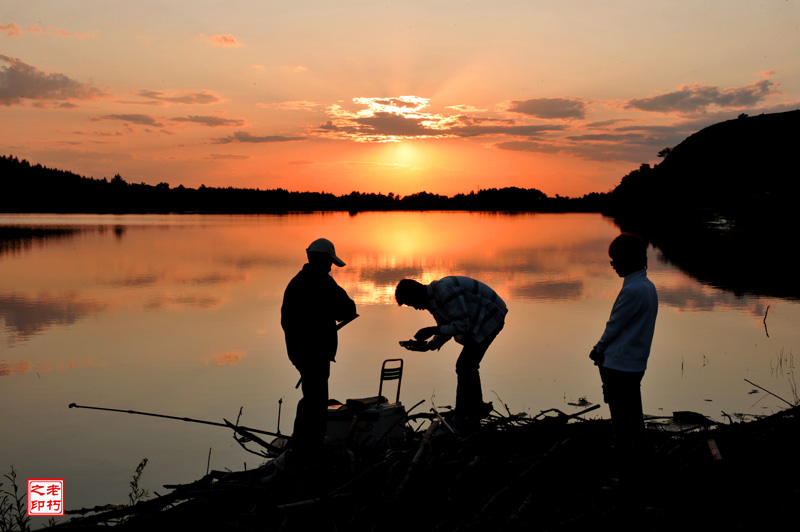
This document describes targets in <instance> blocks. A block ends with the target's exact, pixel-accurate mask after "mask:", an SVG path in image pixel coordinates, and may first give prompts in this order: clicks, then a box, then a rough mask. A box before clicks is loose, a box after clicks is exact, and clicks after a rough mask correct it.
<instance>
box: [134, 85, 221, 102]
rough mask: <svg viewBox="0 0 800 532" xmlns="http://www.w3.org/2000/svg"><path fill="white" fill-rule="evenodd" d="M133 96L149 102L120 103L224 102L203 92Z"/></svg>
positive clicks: (180, 91)
mask: <svg viewBox="0 0 800 532" xmlns="http://www.w3.org/2000/svg"><path fill="white" fill-rule="evenodd" d="M134 95H135V96H138V97H140V98H144V99H145V100H148V101H149V102H122V103H138V104H141V103H152V104H154V105H170V104H176V105H211V104H215V103H221V102H223V101H225V100H223V99H222V98H220V97H219V96H218V95H217V94H215V93H213V92H211V91H205V90H196V91H189V90H183V89H180V90H171V91H154V90H147V89H143V90H139V91H136V92H135V93H134Z"/></svg>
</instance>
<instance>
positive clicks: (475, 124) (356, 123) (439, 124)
mask: <svg viewBox="0 0 800 532" xmlns="http://www.w3.org/2000/svg"><path fill="white" fill-rule="evenodd" d="M429 102H430V100H429V99H428V98H422V97H419V96H398V97H390V98H353V103H355V104H357V105H361V106H364V107H366V108H364V109H361V110H358V111H355V112H351V111H348V110H346V109H344V108H343V107H342V106H340V105H332V106H330V107H329V108H328V109H327V113H328V115H329V116H330V117H331V120H328V121H327V122H326V123H324V124H321V125H319V126H317V127H316V128H314V129H313V130H312V131H311V133H312V134H316V135H320V136H326V137H333V138H339V139H348V140H353V141H356V142H397V141H399V140H403V139H423V138H473V137H486V136H494V135H510V136H522V137H529V136H538V135H541V134H543V133H545V132H547V131H559V130H562V129H564V126H562V125H548V124H526V123H520V122H517V121H516V120H511V119H498V118H483V117H473V116H468V115H466V114H456V115H443V114H438V113H430V112H427V111H426V108H427V107H428V105H429Z"/></svg>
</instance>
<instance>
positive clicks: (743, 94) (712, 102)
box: [624, 79, 777, 114]
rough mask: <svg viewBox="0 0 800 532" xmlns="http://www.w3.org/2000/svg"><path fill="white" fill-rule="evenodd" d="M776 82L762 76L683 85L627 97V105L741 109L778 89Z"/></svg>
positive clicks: (687, 110) (663, 109)
mask: <svg viewBox="0 0 800 532" xmlns="http://www.w3.org/2000/svg"><path fill="white" fill-rule="evenodd" d="M774 87H775V83H773V82H772V81H770V80H769V79H762V80H760V81H756V82H754V83H751V84H750V85H746V86H744V87H731V88H727V89H721V88H720V87H717V86H714V85H683V86H682V87H680V88H679V89H678V90H676V91H672V92H667V93H664V94H660V95H658V96H651V97H649V98H633V99H631V100H628V101H627V102H626V103H625V105H624V107H625V108H626V109H637V110H639V111H649V112H653V113H680V114H691V113H705V112H706V111H707V110H708V108H709V107H712V106H716V107H721V108H734V109H739V108H743V107H748V106H753V105H756V104H758V103H760V102H761V101H763V100H764V99H765V98H766V97H767V96H769V95H770V94H774V93H776V92H777V90H775V88H774Z"/></svg>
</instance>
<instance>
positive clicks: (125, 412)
mask: <svg viewBox="0 0 800 532" xmlns="http://www.w3.org/2000/svg"><path fill="white" fill-rule="evenodd" d="M69 407H70V408H87V409H90V410H105V411H106V412H122V413H123V414H138V415H140V416H153V417H163V418H166V419H177V420H178V421H188V422H190V423H203V424H205V425H214V426H215V427H225V428H232V427H233V426H234V425H233V424H232V423H228V424H225V423H216V422H214V421H205V420H202V419H193V418H190V417H177V416H167V415H165V414H152V413H150V412H138V411H136V410H120V409H117V408H102V407H99V406H83V405H76V404H75V403H70V404H69ZM238 428H240V429H243V430H246V431H249V432H253V433H256V434H266V435H268V436H275V437H278V438H289V436H285V435H283V434H280V433H277V434H276V433H274V432H269V431H266V430H259V429H251V428H250V427H238Z"/></svg>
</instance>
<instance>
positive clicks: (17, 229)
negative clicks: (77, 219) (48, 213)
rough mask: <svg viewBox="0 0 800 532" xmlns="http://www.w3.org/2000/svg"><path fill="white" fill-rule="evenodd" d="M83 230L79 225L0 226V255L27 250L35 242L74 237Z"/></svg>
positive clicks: (42, 243)
mask: <svg viewBox="0 0 800 532" xmlns="http://www.w3.org/2000/svg"><path fill="white" fill-rule="evenodd" d="M81 231H82V229H81V228H77V227H25V226H0V255H3V254H4V253H10V254H14V253H19V252H21V251H26V250H28V249H30V248H32V247H33V246H34V245H35V244H39V245H44V244H47V243H48V242H52V241H54V240H63V239H68V238H72V237H74V236H75V235H76V234H77V233H79V232H81Z"/></svg>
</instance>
